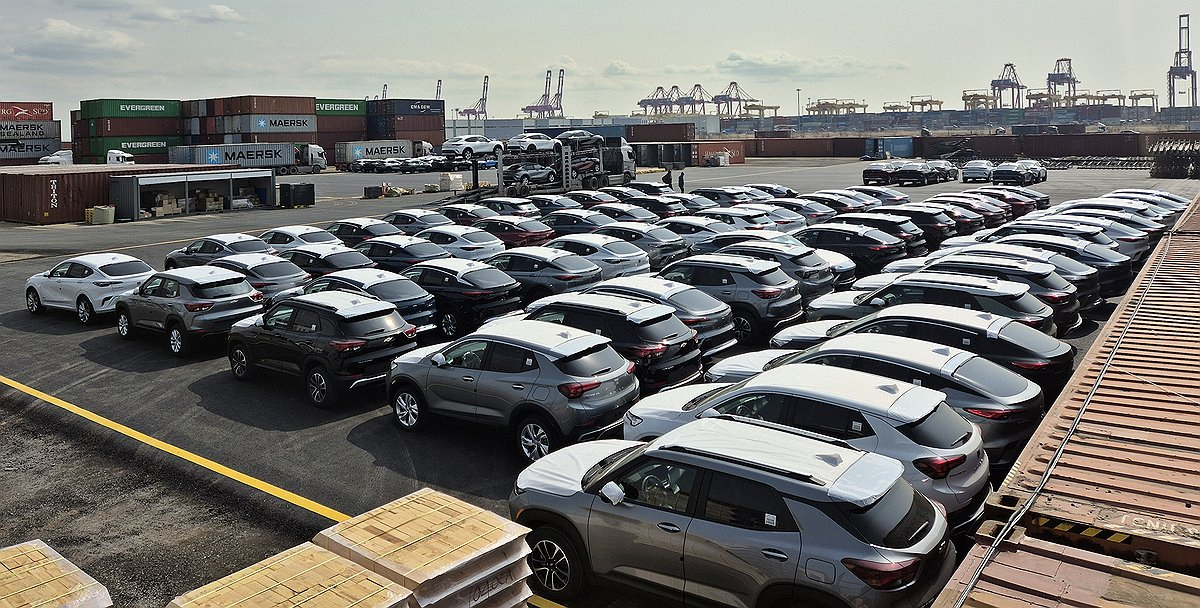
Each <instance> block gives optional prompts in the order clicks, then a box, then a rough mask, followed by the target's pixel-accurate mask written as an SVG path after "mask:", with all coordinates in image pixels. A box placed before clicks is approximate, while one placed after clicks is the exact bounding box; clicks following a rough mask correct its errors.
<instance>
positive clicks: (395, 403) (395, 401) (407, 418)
mask: <svg viewBox="0 0 1200 608" xmlns="http://www.w3.org/2000/svg"><path fill="white" fill-rule="evenodd" d="M392 415H393V416H395V419H396V425H397V426H399V427H400V430H402V431H419V430H421V428H423V427H424V426H425V423H426V422H427V421H428V420H427V419H428V418H429V414H428V412H427V411H426V409H425V398H424V396H422V395H421V391H419V390H417V389H415V388H413V387H412V386H411V385H408V384H401V385H400V386H398V387H397V388H396V392H395V394H393V395H392Z"/></svg>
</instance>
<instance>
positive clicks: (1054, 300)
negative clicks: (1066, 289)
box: [1042, 293, 1071, 304]
mask: <svg viewBox="0 0 1200 608" xmlns="http://www.w3.org/2000/svg"><path fill="white" fill-rule="evenodd" d="M1042 298H1044V299H1045V300H1046V301H1047V302H1050V303H1051V304H1062V303H1064V302H1068V301H1070V300H1071V294H1069V293H1048V294H1045V295H1043V296H1042Z"/></svg>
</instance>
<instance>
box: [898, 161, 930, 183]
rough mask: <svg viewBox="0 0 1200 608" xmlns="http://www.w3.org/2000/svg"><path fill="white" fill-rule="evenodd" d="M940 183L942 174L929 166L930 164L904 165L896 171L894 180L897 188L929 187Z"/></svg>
mask: <svg viewBox="0 0 1200 608" xmlns="http://www.w3.org/2000/svg"><path fill="white" fill-rule="evenodd" d="M939 181H941V174H940V173H939V172H938V170H937V169H935V168H933V167H931V166H929V164H928V163H904V165H903V166H901V167H900V169H899V170H897V171H896V176H895V178H894V182H895V184H896V185H897V186H903V185H904V184H911V185H914V186H927V185H929V184H936V183H938V182H939Z"/></svg>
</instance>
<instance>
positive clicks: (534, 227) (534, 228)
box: [517, 205, 550, 232]
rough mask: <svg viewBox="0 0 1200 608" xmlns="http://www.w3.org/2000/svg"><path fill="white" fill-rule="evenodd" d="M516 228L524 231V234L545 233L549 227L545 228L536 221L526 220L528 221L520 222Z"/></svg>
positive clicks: (545, 226)
mask: <svg viewBox="0 0 1200 608" xmlns="http://www.w3.org/2000/svg"><path fill="white" fill-rule="evenodd" d="M532 206H533V205H530V207H532ZM535 210H536V209H535ZM517 228H520V229H521V230H524V231H526V232H545V231H547V230H550V227H549V226H547V225H545V224H543V223H541V222H539V221H537V220H528V221H524V222H521V223H519V224H517Z"/></svg>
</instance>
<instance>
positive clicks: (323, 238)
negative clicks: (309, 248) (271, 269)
mask: <svg viewBox="0 0 1200 608" xmlns="http://www.w3.org/2000/svg"><path fill="white" fill-rule="evenodd" d="M258 238H260V239H262V240H263V242H265V243H266V244H267V246H268V247H270V248H271V249H274V250H275V251H276V252H280V251H287V250H288V249H291V248H293V247H299V246H301V245H342V244H344V243H342V241H341V239H339V238H337V237H336V236H334V235H332V234H330V233H329V231H328V230H322V229H320V228H316V227H313V226H280V227H279V228H272V229H270V230H268V231H266V232H264V233H262V234H260V235H258Z"/></svg>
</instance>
